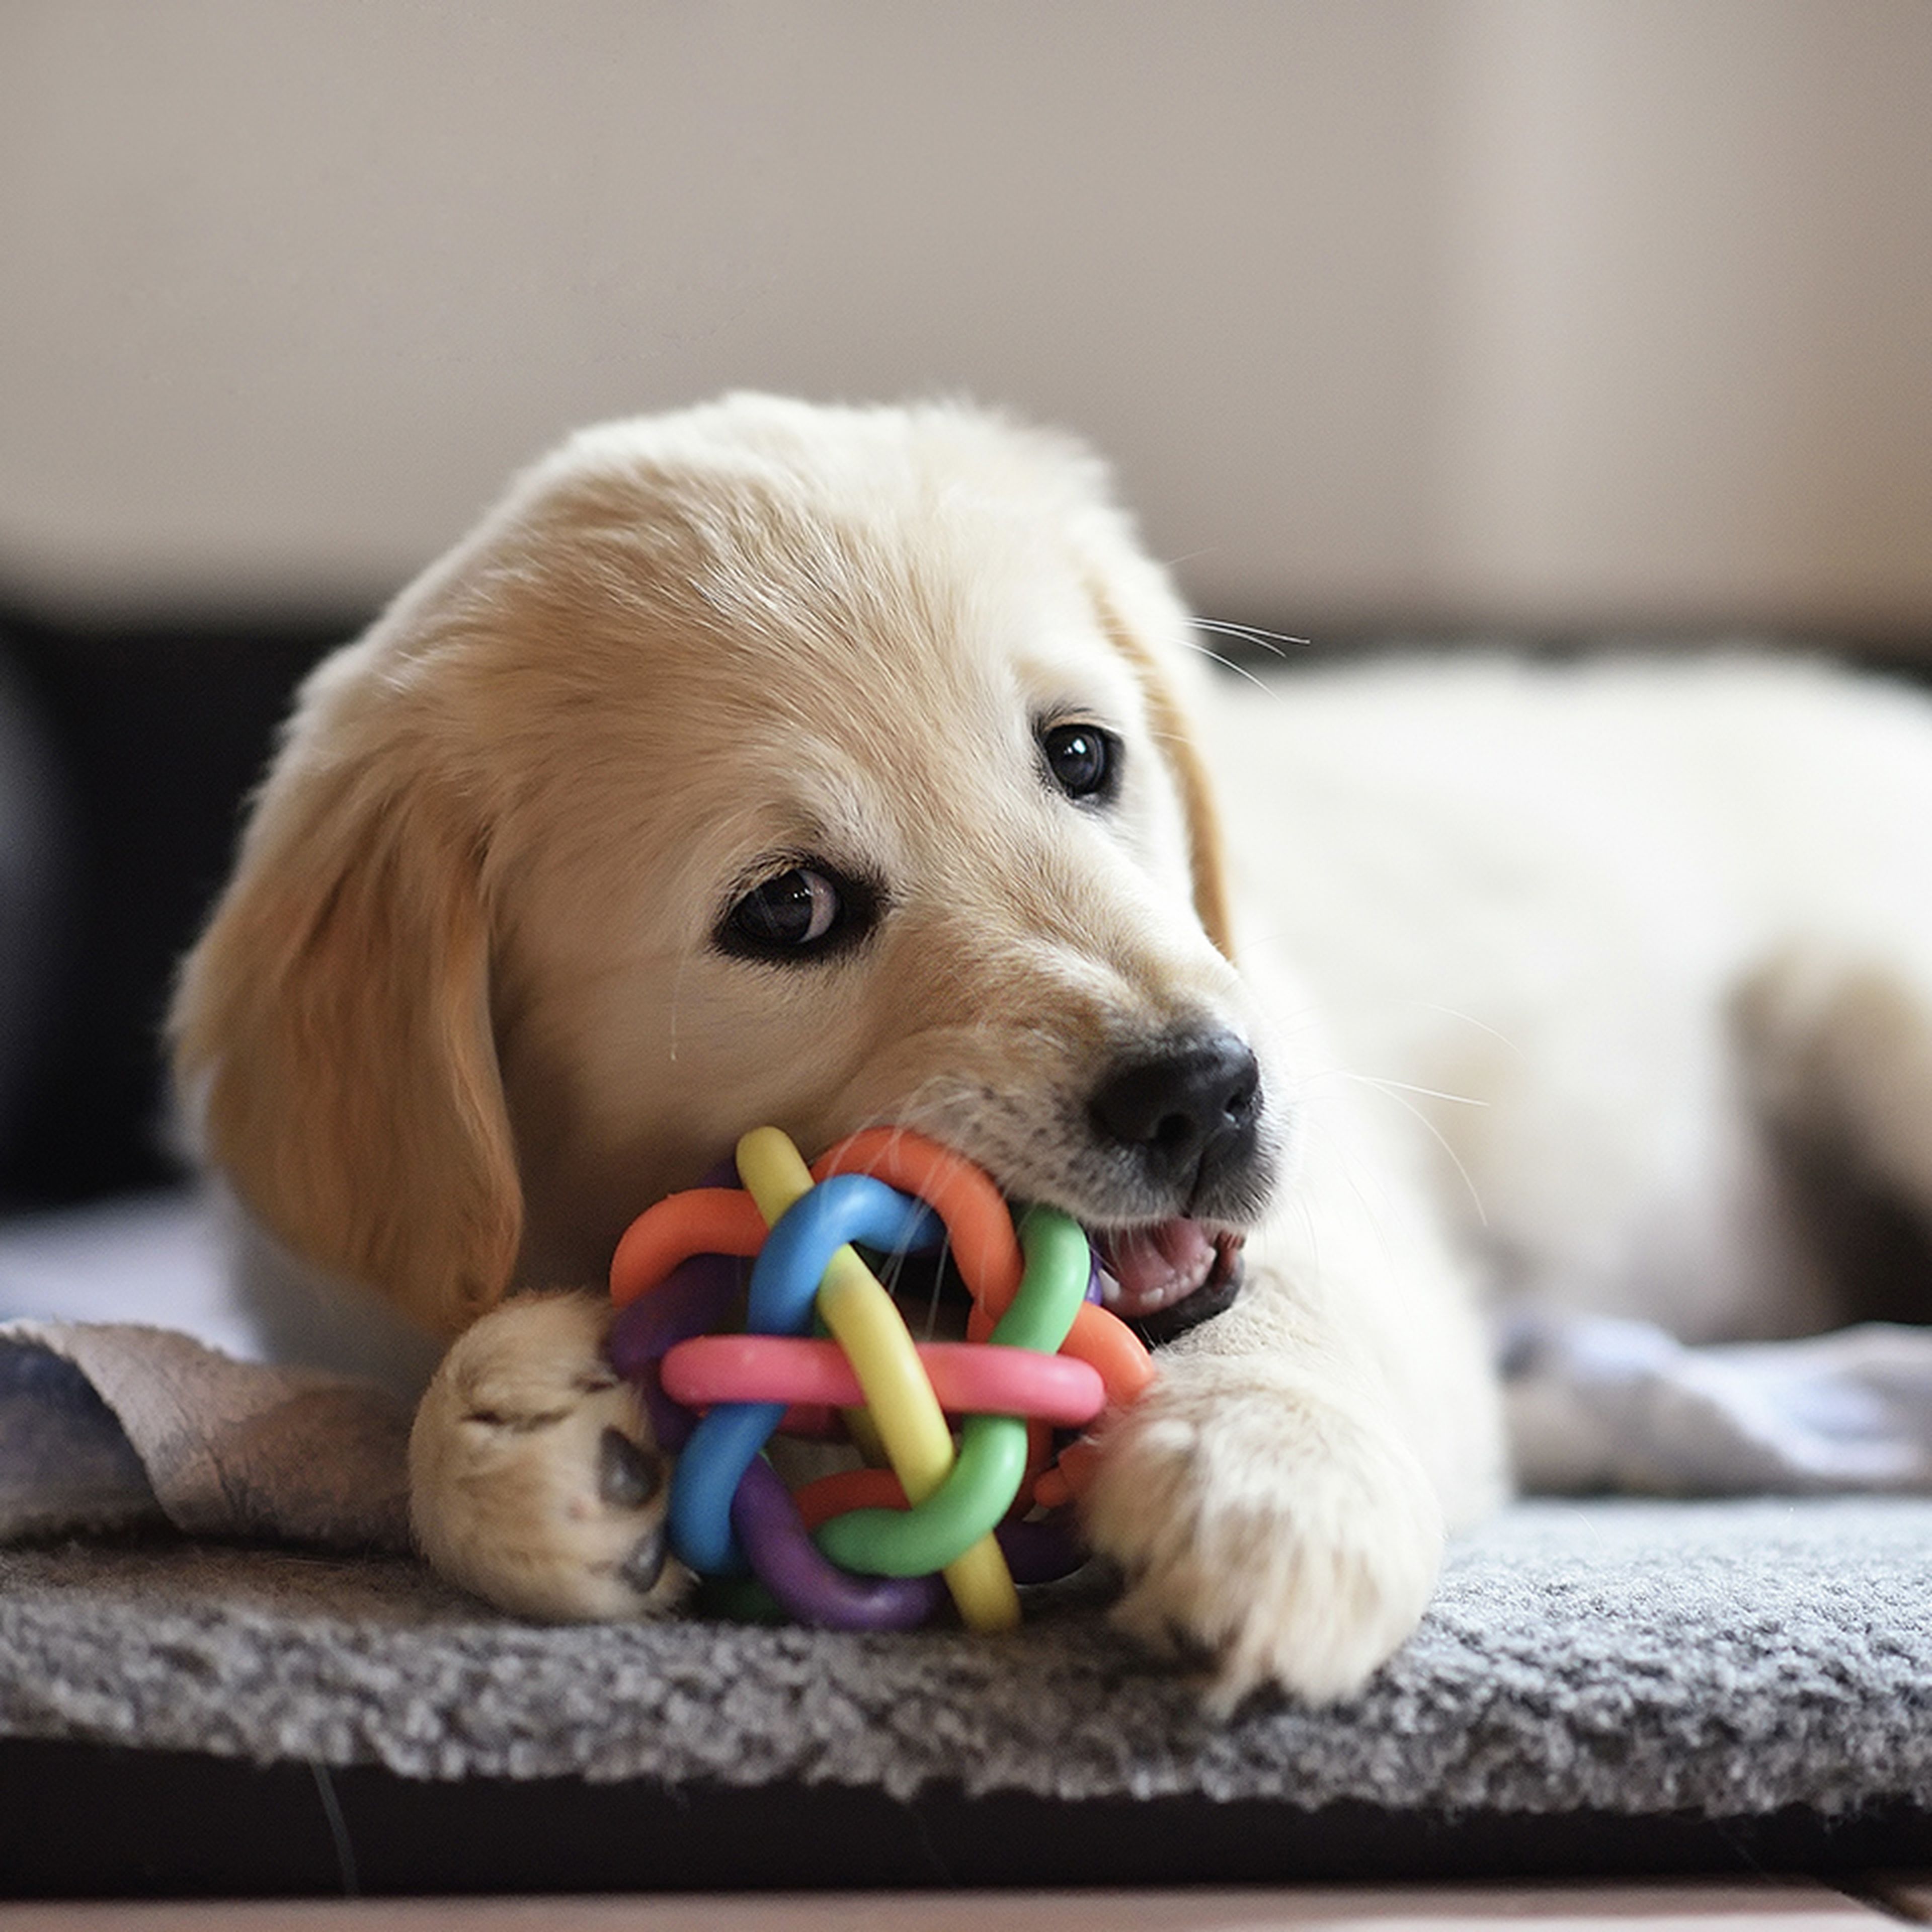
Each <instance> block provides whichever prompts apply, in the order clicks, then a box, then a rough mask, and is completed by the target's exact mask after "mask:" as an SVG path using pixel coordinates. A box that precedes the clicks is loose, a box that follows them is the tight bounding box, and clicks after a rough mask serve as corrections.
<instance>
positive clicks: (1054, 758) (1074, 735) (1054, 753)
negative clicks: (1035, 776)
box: [1040, 724, 1121, 805]
mask: <svg viewBox="0 0 1932 1932" xmlns="http://www.w3.org/2000/svg"><path fill="white" fill-rule="evenodd" d="M1040 749H1041V751H1043V752H1044V753H1045V754H1046V769H1047V770H1048V772H1049V773H1050V774H1051V775H1052V778H1053V781H1054V783H1055V784H1057V785H1058V787H1060V789H1061V790H1062V791H1064V793H1066V794H1067V796H1068V797H1069V798H1079V799H1094V800H1097V802H1100V804H1103V805H1105V804H1106V803H1107V802H1109V800H1110V799H1112V797H1113V796H1114V794H1115V793H1116V792H1117V791H1118V790H1120V786H1121V741H1120V739H1118V738H1117V737H1115V736H1114V734H1113V733H1112V732H1111V731H1103V730H1101V729H1100V726H1099V725H1097V724H1055V725H1051V726H1049V727H1048V728H1047V730H1045V731H1043V732H1042V733H1041V734H1040Z"/></svg>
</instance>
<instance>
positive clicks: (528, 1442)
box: [410, 1295, 689, 1622]
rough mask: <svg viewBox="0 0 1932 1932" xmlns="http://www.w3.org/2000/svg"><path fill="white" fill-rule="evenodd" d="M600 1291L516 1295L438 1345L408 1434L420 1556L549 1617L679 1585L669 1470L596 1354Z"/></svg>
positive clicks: (668, 1591)
mask: <svg viewBox="0 0 1932 1932" xmlns="http://www.w3.org/2000/svg"><path fill="white" fill-rule="evenodd" d="M609 1327H610V1309H609V1307H608V1305H607V1304H606V1303H604V1301H601V1299H599V1298H597V1297H595V1296H592V1295H530V1296H524V1297H520V1298H517V1299H516V1300H514V1301H508V1302H505V1304H503V1306H502V1307H500V1308H499V1309H496V1310H494V1311H493V1313H490V1314H489V1315H487V1316H484V1318H483V1319H482V1320H481V1321H480V1322H477V1323H476V1324H475V1326H474V1327H472V1328H469V1329H467V1330H466V1331H465V1332H464V1333H463V1334H462V1335H461V1336H460V1337H458V1340H457V1341H456V1343H455V1345H454V1346H452V1349H450V1351H449V1354H448V1355H446V1356H445V1357H444V1358H443V1363H442V1366H441V1367H440V1368H438V1370H437V1372H436V1376H435V1378H434V1380H432V1382H431V1384H430V1385H429V1388H428V1390H427V1391H426V1392H425V1394H424V1396H423V1399H422V1404H421V1406H420V1407H419V1409H417V1411H416V1426H415V1427H414V1429H413V1430H412V1431H411V1432H410V1518H411V1520H412V1522H413V1524H414V1526H415V1529H416V1541H417V1542H418V1544H419V1545H420V1547H421V1548H422V1553H423V1554H424V1556H425V1557H426V1558H427V1559H428V1561H429V1562H430V1563H431V1565H432V1566H433V1567H434V1568H435V1569H436V1570H437V1571H440V1573H441V1574H443V1576H445V1577H448V1578H449V1580H451V1581H452V1583H460V1584H461V1585H462V1586H463V1588H464V1589H469V1590H473V1591H475V1592H476V1594H477V1595H478V1596H481V1597H485V1598H488V1599H489V1601H490V1602H491V1603H493V1604H497V1605H499V1607H502V1609H504V1610H514V1611H515V1612H517V1613H518V1614H519V1615H520V1616H529V1617H541V1618H543V1619H547V1620H549V1621H552V1622H592V1621H599V1620H604V1619H618V1618H626V1617H637V1616H651V1615H653V1614H655V1613H658V1612H659V1611H661V1610H667V1609H669V1608H670V1607H671V1606H672V1605H673V1604H675V1603H676V1601H677V1600H678V1598H679V1597H680V1596H682V1595H683V1593H684V1592H685V1589H686V1587H687V1586H688V1581H689V1580H688V1577H687V1576H686V1574H685V1572H684V1571H682V1569H681V1568H679V1566H678V1565H676V1563H675V1562H670V1561H668V1560H667V1558H666V1556H665V1553H664V1511H665V1507H666V1505H667V1502H668V1501H669V1491H670V1469H669V1466H668V1464H667V1462H666V1460H665V1459H664V1457H662V1456H661V1455H660V1454H659V1453H658V1450H657V1448H655V1445H654V1444H653V1442H652V1438H651V1433H650V1427H649V1423H648V1422H647V1421H646V1419H645V1417H644V1414H643V1408H642V1406H641V1404H640V1403H639V1401H638V1399H637V1394H636V1393H635V1391H633V1390H632V1389H631V1387H630V1385H628V1383H626V1382H622V1381H621V1380H620V1379H619V1378H618V1377H617V1376H616V1375H615V1374H614V1373H613V1371H612V1370H611V1368H610V1364H609V1363H608V1362H607V1361H606V1360H605V1359H604V1337H605V1334H606V1333H607V1331H608V1329H609Z"/></svg>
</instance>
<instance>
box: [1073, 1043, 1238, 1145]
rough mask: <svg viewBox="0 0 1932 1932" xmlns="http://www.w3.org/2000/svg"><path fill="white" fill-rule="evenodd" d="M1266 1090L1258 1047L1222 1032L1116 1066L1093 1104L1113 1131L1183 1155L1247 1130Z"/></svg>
mask: <svg viewBox="0 0 1932 1932" xmlns="http://www.w3.org/2000/svg"><path fill="white" fill-rule="evenodd" d="M1260 1096H1261V1070H1260V1068H1259V1066H1258V1065H1257V1064H1256V1060H1255V1057H1254V1055H1253V1053H1251V1052H1250V1051H1249V1049H1248V1048H1247V1045H1246V1043H1244V1042H1243V1041H1241V1040H1238V1039H1237V1038H1236V1037H1235V1036H1234V1035H1233V1034H1214V1035H1211V1036H1210V1037H1208V1038H1207V1039H1205V1040H1201V1039H1196V1040H1193V1041H1191V1042H1189V1043H1185V1044H1183V1045H1181V1046H1172V1047H1168V1048H1165V1049H1162V1050H1161V1051H1160V1052H1157V1053H1154V1054H1151V1055H1146V1056H1145V1057H1143V1058H1139V1059H1137V1060H1133V1061H1128V1062H1127V1063H1126V1064H1124V1065H1121V1066H1119V1067H1116V1068H1115V1070H1114V1071H1113V1072H1112V1073H1110V1074H1109V1076H1107V1078H1106V1079H1104V1080H1103V1082H1101V1083H1100V1086H1099V1087H1097V1088H1096V1089H1095V1090H1094V1095H1093V1098H1092V1100H1091V1103H1090V1104H1091V1110H1092V1113H1093V1117H1094V1123H1095V1124H1096V1125H1097V1127H1099V1128H1100V1130H1101V1132H1102V1133H1104V1134H1105V1135H1106V1136H1107V1137H1108V1138H1109V1139H1112V1140H1115V1141H1118V1142H1124V1143H1125V1144H1126V1145H1128V1146H1130V1147H1136V1148H1148V1149H1150V1150H1152V1151H1155V1152H1157V1153H1158V1154H1162V1155H1164V1156H1167V1157H1171V1158H1174V1159H1177V1160H1178V1159H1180V1158H1182V1157H1186V1156H1187V1155H1189V1154H1193V1153H1196V1152H1197V1151H1199V1150H1201V1149H1202V1148H1204V1147H1205V1146H1207V1145H1210V1144H1211V1143H1212V1142H1215V1141H1216V1140H1217V1139H1221V1138H1223V1137H1224V1136H1228V1135H1230V1134H1235V1133H1242V1132H1244V1131H1246V1130H1247V1127H1249V1126H1250V1124H1251V1123H1252V1121H1253V1118H1254V1115H1255V1111H1256V1106H1257V1105H1258V1104H1259V1100H1260Z"/></svg>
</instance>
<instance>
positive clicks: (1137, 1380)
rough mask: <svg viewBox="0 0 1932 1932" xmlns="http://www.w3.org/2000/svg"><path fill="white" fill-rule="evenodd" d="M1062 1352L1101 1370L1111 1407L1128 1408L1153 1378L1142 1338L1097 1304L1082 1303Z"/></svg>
mask: <svg viewBox="0 0 1932 1932" xmlns="http://www.w3.org/2000/svg"><path fill="white" fill-rule="evenodd" d="M1060 1352H1061V1354H1062V1355H1071V1356H1073V1358H1075V1359H1076V1361H1082V1362H1087V1363H1089V1364H1091V1365H1092V1366H1093V1367H1094V1368H1096V1369H1097V1370H1100V1381H1101V1384H1102V1385H1103V1387H1104V1388H1106V1391H1107V1406H1108V1407H1109V1409H1124V1408H1126V1407H1127V1404H1128V1403H1130V1402H1132V1401H1133V1400H1134V1399H1135V1397H1137V1396H1139V1394H1142V1391H1144V1390H1145V1388H1147V1385H1148V1383H1150V1382H1152V1381H1153V1380H1154V1358H1153V1357H1152V1356H1151V1355H1149V1354H1148V1352H1147V1350H1146V1349H1145V1348H1144V1347H1143V1346H1142V1344H1141V1341H1140V1338H1139V1337H1138V1336H1137V1335H1136V1334H1135V1333H1134V1331H1133V1330H1132V1329H1131V1328H1129V1327H1128V1326H1127V1324H1126V1323H1125V1322H1123V1321H1122V1320H1121V1318H1120V1317H1119V1316H1118V1315H1115V1314H1113V1313H1111V1312H1110V1311H1109V1310H1106V1309H1105V1308H1103V1307H1101V1306H1100V1304H1099V1303H1098V1302H1095V1301H1083V1302H1082V1304H1080V1312H1079V1314H1077V1315H1076V1316H1074V1318H1073V1328H1072V1329H1071V1330H1070V1331H1069V1332H1068V1334H1067V1340H1065V1341H1064V1342H1063V1343H1061V1345H1060Z"/></svg>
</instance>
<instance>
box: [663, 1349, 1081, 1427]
mask: <svg viewBox="0 0 1932 1932" xmlns="http://www.w3.org/2000/svg"><path fill="white" fill-rule="evenodd" d="M919 1361H920V1364H922V1367H924V1368H925V1370H926V1374H927V1376H928V1377H929V1379H930V1380H931V1382H932V1388H933V1393H934V1394H935V1395H936V1396H938V1398H939V1406H940V1407H941V1409H944V1410H945V1411H946V1412H947V1414H948V1415H1017V1416H1024V1417H1025V1418H1028V1420H1030V1421H1041V1422H1048V1423H1052V1424H1055V1425H1056V1426H1057V1427H1060V1428H1063V1429H1079V1428H1083V1427H1085V1425H1086V1424H1088V1423H1089V1422H1091V1421H1093V1419H1094V1417H1096V1416H1097V1415H1099V1414H1100V1411H1101V1409H1103V1407H1104V1406H1106V1400H1107V1391H1106V1385H1105V1384H1104V1383H1103V1381H1102V1380H1101V1378H1100V1373H1099V1372H1098V1371H1097V1370H1096V1369H1094V1367H1092V1366H1091V1364H1088V1363H1086V1362H1082V1361H1076V1360H1075V1359H1074V1358H1073V1357H1072V1356H1069V1355H1041V1354H1040V1353H1039V1352H1037V1351H1036V1350H1034V1349H995V1348H992V1347H980V1346H975V1345H974V1344H972V1343H962V1342H922V1343H919ZM662 1374H663V1376H664V1392H665V1394H667V1395H668V1396H670V1397H671V1399H672V1400H673V1401H675V1402H681V1403H683V1404H684V1405H685V1407H686V1408H688V1409H709V1407H711V1406H712V1404H714V1403H721V1402H782V1403H829V1404H830V1405H831V1406H833V1407H835V1408H841V1409H846V1408H855V1407H856V1406H858V1405H859V1403H861V1402H862V1400H864V1395H863V1392H862V1391H861V1389H860V1388H859V1378H858V1377H857V1376H856V1375H855V1374H854V1373H853V1370H852V1366H851V1364H850V1362H848V1361H847V1360H846V1358H845V1353H844V1350H843V1349H841V1348H840V1347H839V1346H838V1343H836V1342H828V1341H812V1340H805V1339H802V1338H800V1337H793V1336H781V1335H700V1336H697V1337H694V1338H693V1339H692V1340H689V1341H685V1342H680V1343H678V1345H677V1346H676V1348H674V1349H672V1350H670V1352H669V1353H668V1354H667V1355H666V1356H665V1357H664V1364H663V1368H662Z"/></svg>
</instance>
